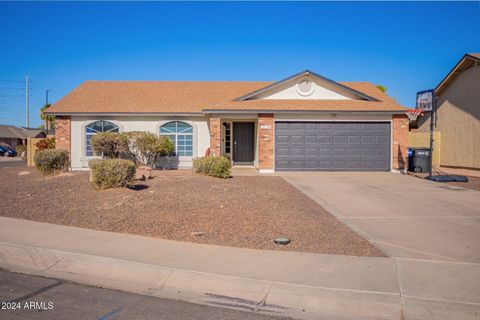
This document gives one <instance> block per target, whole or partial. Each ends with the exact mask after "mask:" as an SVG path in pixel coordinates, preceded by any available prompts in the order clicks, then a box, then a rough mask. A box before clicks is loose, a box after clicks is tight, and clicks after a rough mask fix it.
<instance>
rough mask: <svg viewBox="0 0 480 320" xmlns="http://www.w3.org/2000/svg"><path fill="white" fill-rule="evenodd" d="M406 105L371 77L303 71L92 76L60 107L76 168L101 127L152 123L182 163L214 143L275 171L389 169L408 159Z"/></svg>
mask: <svg viewBox="0 0 480 320" xmlns="http://www.w3.org/2000/svg"><path fill="white" fill-rule="evenodd" d="M405 110H407V108H405V107H402V106H400V105H399V104H397V103H396V102H395V101H394V100H393V99H392V98H390V97H388V96H387V95H386V94H384V93H383V92H381V91H380V90H379V89H377V88H376V86H375V85H373V84H371V83H368V82H346V83H338V82H335V81H332V80H329V79H327V78H324V77H322V76H320V75H318V74H316V73H314V72H311V71H308V70H307V71H304V72H300V73H298V74H295V75H293V76H291V77H289V78H287V79H284V80H281V81H279V82H275V83H271V82H235V81H232V82H177V81H167V82H164V81H86V82H84V83H83V84H81V85H80V86H79V87H77V88H76V89H74V90H73V91H72V92H70V93H69V94H68V95H67V96H65V97H64V98H63V99H61V100H60V101H59V102H57V103H56V104H55V105H53V106H52V107H51V108H50V109H49V111H48V113H49V114H52V115H55V116H56V132H55V136H56V145H57V148H62V149H66V150H68V151H70V152H71V163H72V168H73V169H81V168H88V161H89V160H90V159H92V158H94V157H95V155H94V152H93V150H92V147H91V137H92V135H94V134H96V133H98V132H106V131H108V132H118V131H149V132H152V133H156V134H160V135H166V136H168V137H170V138H171V139H172V140H173V142H174V144H175V155H176V158H177V161H178V167H191V166H192V159H193V158H195V157H202V156H204V155H205V154H206V153H207V152H208V151H209V152H210V154H213V155H225V156H228V157H230V158H231V159H232V161H233V164H234V165H242V166H254V167H255V168H258V169H259V171H260V172H261V173H267V172H273V171H297V170H298V171H312V170H313V171H315V170H329V171H336V170H339V171H340V170H343V171H345V170H348V171H390V170H398V169H400V170H403V169H405V165H406V163H407V161H406V157H407V135H408V121H407V117H406V115H405Z"/></svg>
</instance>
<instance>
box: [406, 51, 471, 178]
mask: <svg viewBox="0 0 480 320" xmlns="http://www.w3.org/2000/svg"><path fill="white" fill-rule="evenodd" d="M435 94H436V96H437V97H438V102H437V121H436V127H435V128H434V131H435V138H436V141H435V145H434V148H436V149H437V150H434V154H435V152H436V153H437V154H438V153H439V155H437V156H436V157H435V156H434V160H435V162H436V163H434V165H437V166H438V165H440V167H450V168H461V169H474V170H480V53H470V54H465V55H464V56H463V57H462V58H461V59H460V61H459V62H458V63H457V64H456V65H455V67H453V69H452V70H451V71H450V72H449V73H448V74H447V75H446V76H445V78H444V79H443V80H442V81H441V82H440V83H439V84H438V85H437V87H436V88H435ZM416 127H417V128H415V127H414V128H412V133H413V135H412V136H413V137H415V136H420V134H421V133H424V134H425V137H427V136H429V134H428V133H429V132H430V115H429V113H426V114H425V115H424V116H420V117H419V119H418V123H417V125H416ZM422 140H423V146H424V147H428V146H429V140H428V138H424V139H422ZM417 141H418V142H419V143H420V141H419V139H417ZM415 146H416V147H421V145H415Z"/></svg>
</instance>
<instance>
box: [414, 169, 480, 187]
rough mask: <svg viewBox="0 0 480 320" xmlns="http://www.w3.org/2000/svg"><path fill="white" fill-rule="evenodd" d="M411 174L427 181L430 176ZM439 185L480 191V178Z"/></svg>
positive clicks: (470, 177) (469, 178) (469, 177)
mask: <svg viewBox="0 0 480 320" xmlns="http://www.w3.org/2000/svg"><path fill="white" fill-rule="evenodd" d="M409 174H410V175H411V176H413V177H416V178H420V179H425V178H426V177H427V176H428V174H426V173H413V172H410V173H409ZM437 183H439V184H442V185H446V186H455V187H462V188H466V189H472V190H477V191H480V177H472V176H468V182H437Z"/></svg>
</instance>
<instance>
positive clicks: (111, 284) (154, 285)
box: [0, 242, 401, 319]
mask: <svg viewBox="0 0 480 320" xmlns="http://www.w3.org/2000/svg"><path fill="white" fill-rule="evenodd" d="M0 268H3V269H6V270H9V271H14V272H21V273H26V274H33V275H40V276H46V277H53V278H60V279H64V280H69V281H73V282H77V283H82V284H87V285H93V286H99V287H104V288H109V289H116V290H121V291H127V292H133V293H137V294H142V295H149V296H157V297H162V298H168V299H175V300H183V301H187V302H192V303H197V304H207V305H211V306H217V307H229V308H234V309H238V310H244V311H252V312H259V313H263V314H271V315H282V316H288V317H293V318H299V319H319V318H320V319H321V318H326V319H353V318H355V319H377V318H378V317H379V316H381V318H382V319H399V317H400V313H401V310H400V303H399V299H400V298H399V295H398V294H396V293H389V292H374V291H360V290H347V289H336V288H324V287H315V286H305V285H299V284H293V283H283V282H275V281H269V280H258V279H249V278H243V277H236V276H230V275H221V274H213V273H206V272H198V271H193V270H185V269H175V268H170V267H165V266H159V265H152V264H144V263H138V262H133V261H127V260H120V259H113V258H106V257H100V256H95V255H89V254H83V253H77V252H66V251H60V250H54V249H48V248H40V247H34V246H26V245H20V244H12V243H5V242H0Z"/></svg>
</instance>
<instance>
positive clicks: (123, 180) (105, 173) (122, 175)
mask: <svg viewBox="0 0 480 320" xmlns="http://www.w3.org/2000/svg"><path fill="white" fill-rule="evenodd" d="M88 165H89V166H90V170H91V171H90V181H91V182H92V185H93V187H94V188H95V189H97V190H103V189H110V188H123V187H128V186H129V185H130V184H131V183H132V181H133V179H134V178H135V163H133V161H130V160H125V159H102V160H100V159H96V160H91V161H90V162H89V164H88Z"/></svg>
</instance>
